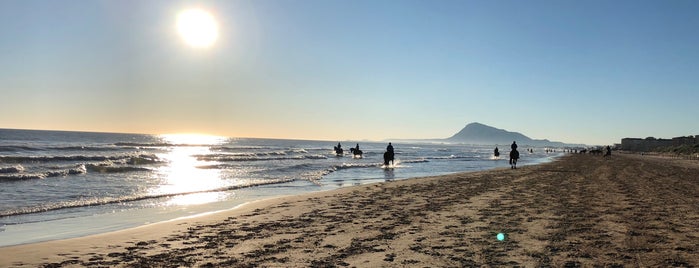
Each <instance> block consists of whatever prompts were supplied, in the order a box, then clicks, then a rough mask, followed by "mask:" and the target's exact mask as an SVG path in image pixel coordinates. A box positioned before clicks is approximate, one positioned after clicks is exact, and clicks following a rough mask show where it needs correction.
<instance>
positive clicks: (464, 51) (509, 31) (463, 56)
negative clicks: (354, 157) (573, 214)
mask: <svg viewBox="0 0 699 268" xmlns="http://www.w3.org/2000/svg"><path fill="white" fill-rule="evenodd" d="M193 7H198V8H202V9H205V10H208V11H209V12H211V13H212V14H213V16H214V17H215V18H216V20H217V21H218V24H219V28H220V33H219V34H220V36H219V39H218V40H217V42H216V43H215V44H213V45H212V46H211V47H209V48H205V49H201V48H193V47H189V46H187V45H186V44H185V43H184V42H183V41H182V40H181V38H180V37H179V36H178V35H177V32H176V30H175V20H176V15H177V13H178V12H180V11H182V10H185V9H188V8H193ZM697 14H699V1H694V0H687V1H681V0H678V1H674V0H673V1H639V0H634V1H606V0H605V1H594V0H592V1H514V0H512V1H499V0H495V1H492V0H487V1H467V0H464V1H381V0H379V1H374V0H371V1H355V0H353V1H334V0H317V1H310V0H274V1H272V0H255V1H252V0H248V1H164V0H163V1H157V0H149V1H136V0H113V1H87V0H84V1H43V0H41V1H33V0H28V1H2V2H0V36H2V38H0V62H2V64H1V65H0V90H1V92H2V97H1V98H0V109H1V111H2V113H1V114H0V127H2V128H30V129H63V130H92V131H115V132H139V133H174V132H198V133H210V134H218V135H226V136H237V137H274V138H295V139H323V140H345V139H389V138H444V137H448V136H451V135H452V134H454V133H456V132H457V131H459V130H460V129H461V128H462V127H463V126H464V125H465V124H466V123H469V122H480V123H484V124H487V125H491V126H494V127H498V128H503V129H507V130H510V131H518V132H521V133H523V134H525V135H528V136H530V137H532V138H539V139H541V138H548V139H551V140H556V141H563V142H571V143H587V144H611V143H615V142H616V143H618V142H619V141H620V139H621V138H623V137H647V136H655V137H664V138H669V137H674V136H682V135H695V134H699V123H697V122H699V121H698V120H697V114H698V111H699V109H697V101H698V100H699V87H698V85H699V15H697Z"/></svg>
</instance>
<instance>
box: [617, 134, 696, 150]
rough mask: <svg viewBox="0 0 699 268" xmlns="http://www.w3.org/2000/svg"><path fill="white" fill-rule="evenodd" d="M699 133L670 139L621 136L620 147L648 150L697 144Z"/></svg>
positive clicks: (623, 148)
mask: <svg viewBox="0 0 699 268" xmlns="http://www.w3.org/2000/svg"><path fill="white" fill-rule="evenodd" d="M698 143H699V135H695V136H687V137H675V138H672V139H656V138H653V137H648V138H645V139H640V138H623V139H621V149H622V150H626V151H636V152H650V151H654V150H657V149H660V148H663V147H671V146H680V145H686V144H690V145H691V144H698Z"/></svg>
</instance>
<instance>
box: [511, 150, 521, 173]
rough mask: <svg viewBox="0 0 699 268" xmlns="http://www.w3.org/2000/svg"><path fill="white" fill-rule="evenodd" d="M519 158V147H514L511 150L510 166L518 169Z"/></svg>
mask: <svg viewBox="0 0 699 268" xmlns="http://www.w3.org/2000/svg"><path fill="white" fill-rule="evenodd" d="M518 159H519V151H517V149H512V151H510V168H512V169H516V168H517V160H518Z"/></svg>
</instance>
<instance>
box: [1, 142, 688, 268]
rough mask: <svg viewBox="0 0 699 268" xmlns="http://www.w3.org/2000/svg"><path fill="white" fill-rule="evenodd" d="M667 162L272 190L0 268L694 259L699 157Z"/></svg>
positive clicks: (10, 254)
mask: <svg viewBox="0 0 699 268" xmlns="http://www.w3.org/2000/svg"><path fill="white" fill-rule="evenodd" d="M673 163H674V164H673V165H668V164H667V163H665V162H662V161H658V160H656V159H653V158H643V157H636V156H627V155H614V156H613V157H612V158H611V159H605V158H602V157H595V156H589V155H568V156H564V157H562V158H561V159H559V160H557V161H554V162H551V163H544V164H538V165H532V166H525V167H521V168H520V169H517V170H510V169H507V168H506V169H495V170H487V171H477V172H467V173H455V174H449V175H441V176H434V177H425V178H413V179H406V180H398V181H391V182H382V183H375V184H368V185H359V186H353V187H347V188H340V189H336V190H331V191H324V192H317V193H310V194H304V195H299V196H287V197H281V198H273V199H267V200H263V201H257V202H253V203H250V204H247V205H245V206H242V207H239V208H236V209H233V210H229V211H224V212H220V213H215V214H210V215H206V216H203V217H196V218H186V219H180V220H176V221H170V222H164V223H156V224H151V225H147V226H142V227H137V228H133V229H128V230H123V231H117V232H111V233H105V234H99V235H93V236H88V237H81V238H73V239H66V240H57V241H49V242H41V243H35V244H26V245H19V246H9V247H1V248H0V255H2V256H3V258H2V259H0V266H3V267H15V266H17V267H22V266H26V267H35V266H40V265H44V264H50V265H53V266H54V267H61V266H71V265H72V266H97V265H99V266H129V265H131V266H133V265H135V266H156V265H164V264H167V265H174V266H225V265H228V266H230V265H240V266H245V265H252V264H254V265H261V266H287V267H305V266H312V265H316V266H337V265H349V266H365V267H366V266H419V267H422V266H474V265H484V264H487V265H496V266H500V265H505V266H512V265H523V266H541V265H544V266H546V265H550V266H569V265H574V266H588V265H593V264H595V265H605V266H609V265H611V266H614V265H630V264H633V265H640V266H678V265H679V266H682V265H690V266H691V265H694V266H696V265H699V258H697V257H695V256H694V255H695V254H696V252H698V251H699V246H697V245H696V243H695V241H696V238H697V237H699V227H696V226H695V223H696V222H697V220H698V219H699V206H697V205H696V204H697V203H699V202H698V201H699V196H697V195H696V194H695V193H696V192H697V191H698V190H699V181H697V178H696V175H695V174H698V173H699V167H697V166H696V165H694V164H686V165H685V164H682V163H679V164H677V163H678V162H677V161H674V162H673ZM499 233H503V234H504V235H505V236H504V237H505V239H504V241H499V240H498V239H496V235H497V234H499Z"/></svg>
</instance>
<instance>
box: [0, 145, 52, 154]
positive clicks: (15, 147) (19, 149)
mask: <svg viewBox="0 0 699 268" xmlns="http://www.w3.org/2000/svg"><path fill="white" fill-rule="evenodd" d="M43 150H45V149H44V148H41V147H33V146H20V145H5V146H0V152H22V151H43Z"/></svg>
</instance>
